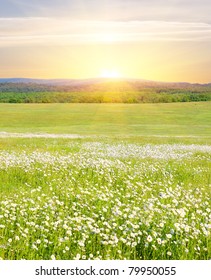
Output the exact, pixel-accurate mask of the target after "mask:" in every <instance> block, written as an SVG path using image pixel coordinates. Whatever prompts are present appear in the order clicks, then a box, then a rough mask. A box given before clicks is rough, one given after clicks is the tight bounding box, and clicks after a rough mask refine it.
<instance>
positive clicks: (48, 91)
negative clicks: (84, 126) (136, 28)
mask: <svg viewBox="0 0 211 280" xmlns="http://www.w3.org/2000/svg"><path fill="white" fill-rule="evenodd" d="M197 101H211V84H207V85H200V84H187V83H156V82H124V81H119V82H116V81H109V82H99V81H98V82H96V81H95V82H89V83H78V84H77V83H73V84H69V85H66V84H64V85H62V84H59V85H55V84H54V85H53V84H37V83H0V103H170V102H197Z"/></svg>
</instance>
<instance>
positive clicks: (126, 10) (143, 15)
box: [0, 0, 211, 23]
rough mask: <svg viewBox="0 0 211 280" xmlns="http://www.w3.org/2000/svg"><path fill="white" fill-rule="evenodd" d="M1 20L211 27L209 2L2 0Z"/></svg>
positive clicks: (179, 0)
mask: <svg viewBox="0 0 211 280" xmlns="http://www.w3.org/2000/svg"><path fill="white" fill-rule="evenodd" d="M0 5H1V9H0V17H22V16H27V17H61V18H64V17H66V18H71V19H74V20H79V19H80V20H81V19H86V20H92V19H96V20H120V21H121V20H145V21H150V20H156V21H181V22H208V23H211V18H210V14H211V1H210V0H170V1H166V0H101V1H99V0H62V1H61V0H44V1H43V0H30V1H28V0H0Z"/></svg>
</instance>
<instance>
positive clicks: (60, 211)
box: [0, 138, 211, 260]
mask: <svg viewBox="0 0 211 280" xmlns="http://www.w3.org/2000/svg"><path fill="white" fill-rule="evenodd" d="M95 140H96V141H91V140H90V139H72V140H71V139H69V140H66V141H65V142H62V141H61V142H59V140H54V139H48V140H46V143H47V144H46V145H48V143H51V144H52V143H53V144H54V145H52V146H51V149H45V147H43V148H40V147H38V146H37V144H36V141H34V142H33V143H32V144H31V147H30V149H29V148H27V146H26V145H24V144H20V143H21V141H20V142H19V148H18V149H17V148H13V147H12V146H11V148H10V149H4V148H3V147H1V146H0V147H1V149H0V188H1V196H0V259H7V260H14V259H16V260H17V259H18V260H20V259H27V260H31V259H34V260H35V259H39V260H43V259H60V260H65V259H71V260H72V259H83V260H87V259H100V260H101V259H103V260H105V259H120V260H122V259H131V260H133V259H144V260H145V259H155V260H157V259H202V260H206V259H210V258H211V243H210V228H211V226H210V220H211V205H210V187H211V172H210V171H211V146H210V145H206V144H204V145H202V144H200V145H199V144H198V145H197V144H144V143H138V142H137V143H130V142H127V141H121V142H119V141H118V142H117V141H116V142H115V141H114V140H112V141H109V140H108V139H107V140H105V139H100V138H99V139H95ZM37 141H39V140H37ZM52 147H53V148H52Z"/></svg>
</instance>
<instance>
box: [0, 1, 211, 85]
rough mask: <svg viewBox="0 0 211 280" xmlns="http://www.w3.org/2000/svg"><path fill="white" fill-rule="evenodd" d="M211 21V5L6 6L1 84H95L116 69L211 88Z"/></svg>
mask: <svg viewBox="0 0 211 280" xmlns="http://www.w3.org/2000/svg"><path fill="white" fill-rule="evenodd" d="M210 15H211V0H192V1H191V0H183V1H182V0H169V1H165V0H62V1H61V0H30V1H29V0H0V61H1V65H0V76H1V77H8V76H24V77H29V76H30V77H40V78H42V77H46V78H50V77H54V78H57V77H61V78H62V77H66V78H72V77H73V78H74V77H75V78H81V77H86V78H88V77H93V76H97V75H99V73H100V72H102V71H105V69H111V71H119V72H121V73H122V74H123V75H124V76H131V77H136V78H139V77H140V78H146V79H156V80H157V79H159V80H173V81H181V80H183V81H191V82H194V81H196V82H197V81H199V82H208V81H210V80H211V78H210V77H211V17H210ZM105 53H106V55H105ZM67 57H68V58H69V60H70V61H74V65H73V64H72V63H69V64H67V60H66V58H67ZM163 62H164V63H163ZM90 65H92V67H90ZM52 69H54V70H52ZM112 69H113V70H112ZM169 73H170V74H169Z"/></svg>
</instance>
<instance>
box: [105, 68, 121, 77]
mask: <svg viewBox="0 0 211 280" xmlns="http://www.w3.org/2000/svg"><path fill="white" fill-rule="evenodd" d="M100 76H101V78H111V79H117V78H121V74H120V72H118V71H117V70H109V69H104V70H102V71H101V75H100Z"/></svg>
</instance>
